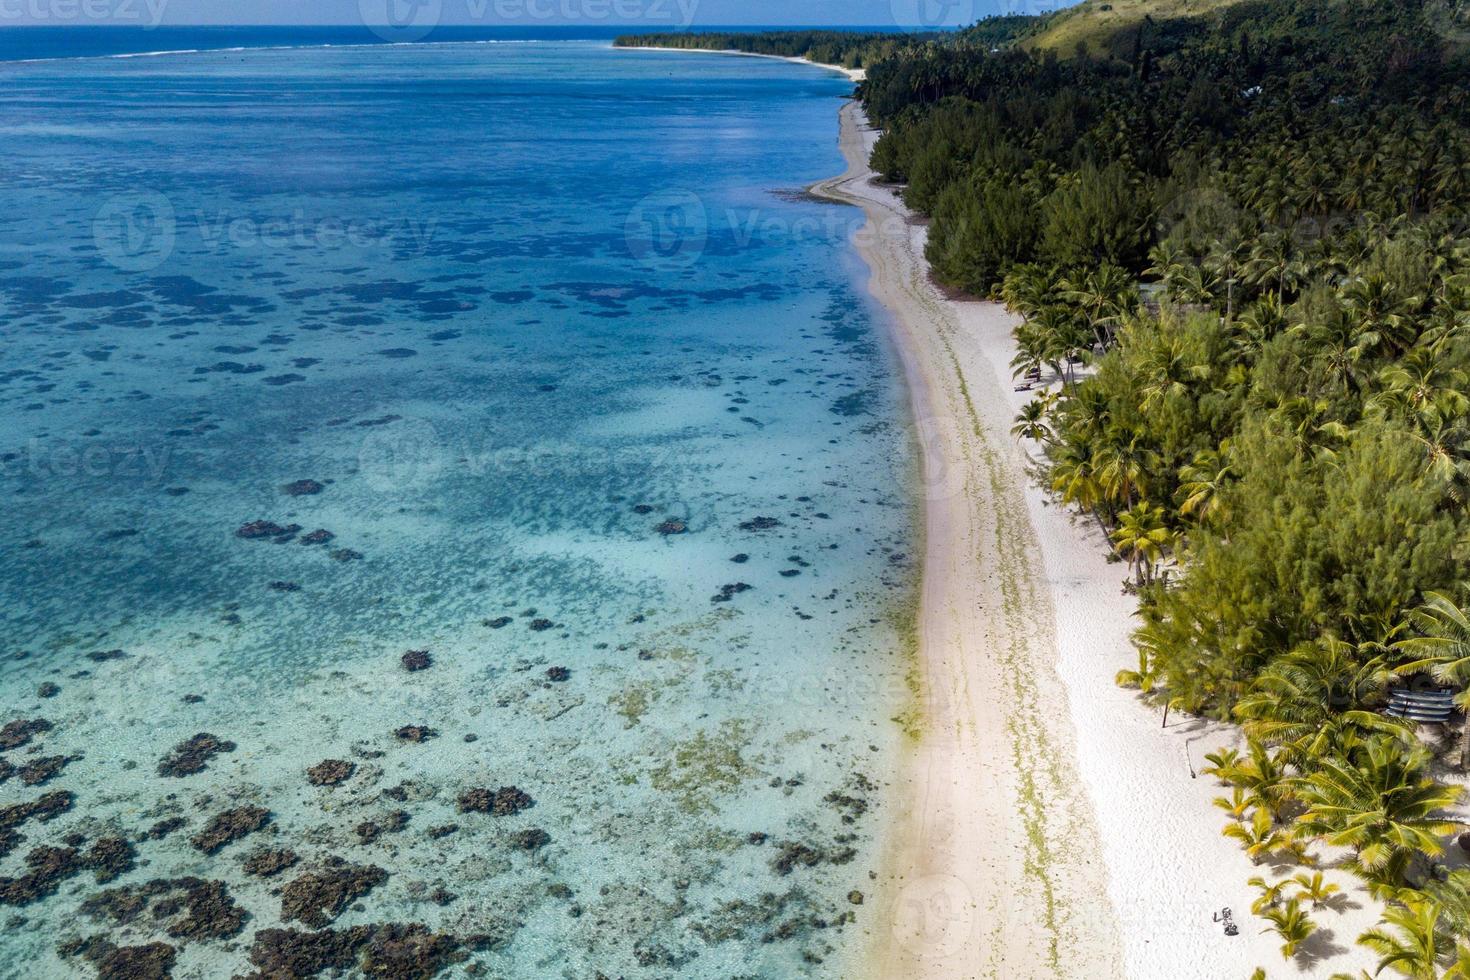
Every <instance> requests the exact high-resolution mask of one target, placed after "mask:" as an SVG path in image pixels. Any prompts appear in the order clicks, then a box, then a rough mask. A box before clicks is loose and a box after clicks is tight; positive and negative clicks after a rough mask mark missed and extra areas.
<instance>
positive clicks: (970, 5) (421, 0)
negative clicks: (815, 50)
mask: <svg viewBox="0 0 1470 980" xmlns="http://www.w3.org/2000/svg"><path fill="white" fill-rule="evenodd" d="M1069 2H1075V0H0V27H6V26H37V25H42V24H45V25H50V26H70V25H78V26H80V25H92V26H98V25H103V24H111V25H133V26H144V27H149V26H151V27H157V26H160V25H185V24H239V25H246V24H250V25H254V24H363V23H367V24H403V25H409V24H414V23H426V22H428V21H430V20H432V21H433V22H434V23H437V24H441V25H447V24H467V25H475V26H482V27H499V26H505V27H511V26H516V27H534V26H537V25H552V24H577V25H583V26H587V25H596V24H606V25H614V24H617V25H633V26H645V27H650V28H658V29H675V28H684V27H694V28H698V27H709V26H717V25H730V26H735V25H755V24H760V25H782V26H786V25H791V26H812V25H831V26H837V25H863V26H875V27H890V28H894V29H902V30H915V29H921V28H933V27H961V26H964V25H966V24H970V23H973V22H974V21H976V20H979V19H980V18H982V17H985V16H989V15H991V14H1001V13H1019V14H1037V13H1045V12H1047V11H1049V10H1055V9H1056V8H1058V7H1059V6H1064V5H1066V4H1067V3H1069Z"/></svg>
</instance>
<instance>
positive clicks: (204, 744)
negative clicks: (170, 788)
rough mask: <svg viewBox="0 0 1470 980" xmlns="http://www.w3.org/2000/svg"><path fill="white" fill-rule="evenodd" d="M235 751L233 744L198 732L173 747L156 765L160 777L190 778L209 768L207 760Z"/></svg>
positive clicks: (206, 733) (207, 733)
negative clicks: (222, 753)
mask: <svg viewBox="0 0 1470 980" xmlns="http://www.w3.org/2000/svg"><path fill="white" fill-rule="evenodd" d="M233 751H235V743H234V742H228V741H225V740H224V739H221V738H220V737H219V736H217V735H211V734H210V733H209V732H200V733H199V734H197V735H195V736H194V737H193V738H190V739H187V740H185V741H183V742H180V743H179V744H178V745H175V746H174V750H173V752H172V753H170V754H169V755H167V756H165V757H164V758H163V760H162V761H161V762H159V763H158V774H159V775H160V776H170V777H176V778H177V777H182V776H192V775H194V774H195V773H200V772H203V771H204V770H205V769H207V768H209V760H210V759H212V758H214V757H215V756H216V755H218V754H219V753H221V752H233Z"/></svg>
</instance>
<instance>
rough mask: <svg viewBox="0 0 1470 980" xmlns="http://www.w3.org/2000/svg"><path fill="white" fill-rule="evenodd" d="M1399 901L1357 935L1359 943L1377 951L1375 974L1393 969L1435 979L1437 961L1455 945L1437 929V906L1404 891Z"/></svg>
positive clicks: (1421, 979) (1420, 979)
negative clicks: (1375, 924)
mask: <svg viewBox="0 0 1470 980" xmlns="http://www.w3.org/2000/svg"><path fill="white" fill-rule="evenodd" d="M1400 894H1401V895H1402V896H1403V901H1402V904H1394V905H1390V906H1389V908H1388V910H1387V911H1386V912H1385V913H1384V915H1383V923H1381V924H1380V925H1379V926H1377V927H1376V928H1373V929H1369V930H1368V931H1367V932H1365V933H1363V934H1362V935H1361V936H1359V937H1358V944H1359V945H1360V946H1366V947H1368V948H1369V949H1371V950H1372V951H1373V952H1375V953H1377V954H1378V971H1377V972H1378V973H1380V974H1381V973H1383V971H1385V970H1393V971H1394V972H1395V973H1398V974H1399V975H1401V976H1405V977H1411V978H1412V980H1438V978H1439V975H1440V973H1439V961H1440V960H1442V959H1444V958H1445V957H1447V956H1449V955H1450V954H1451V953H1452V952H1453V951H1454V948H1455V944H1454V942H1453V940H1451V939H1450V937H1448V936H1446V935H1445V934H1444V933H1443V932H1441V931H1440V928H1439V914H1440V908H1439V905H1438V904H1437V903H1436V902H1434V901H1433V900H1432V899H1429V898H1424V897H1421V898H1417V899H1416V898H1412V897H1409V896H1408V895H1406V894H1405V893H1402V892H1401V893H1400Z"/></svg>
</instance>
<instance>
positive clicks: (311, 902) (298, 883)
mask: <svg viewBox="0 0 1470 980" xmlns="http://www.w3.org/2000/svg"><path fill="white" fill-rule="evenodd" d="M387 880H388V872H386V871H384V870H383V869H382V868H379V867H377V866H376V865H362V864H348V863H347V862H346V861H343V860H342V859H341V858H337V857H333V858H328V859H327V861H326V863H325V864H324V865H323V866H322V867H321V868H318V869H317V870H315V871H308V872H306V873H305V874H303V875H300V876H299V877H297V878H294V879H292V880H291V881H290V882H288V883H287V884H286V885H285V886H284V887H283V888H282V889H281V918H282V920H284V921H286V922H304V923H306V924H307V925H309V926H311V927H312V928H313V929H321V928H324V927H325V926H328V925H330V924H331V923H332V920H333V919H335V918H337V916H339V915H341V914H342V912H343V910H344V909H346V908H347V906H348V905H349V904H351V903H352V902H353V901H355V900H356V899H358V898H361V897H362V896H363V895H366V894H367V893H368V892H370V891H372V890H373V889H374V888H376V887H378V886H379V885H381V884H382V883H383V882H385V881H387Z"/></svg>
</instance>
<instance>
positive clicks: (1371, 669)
mask: <svg viewBox="0 0 1470 980" xmlns="http://www.w3.org/2000/svg"><path fill="white" fill-rule="evenodd" d="M1373 649H1374V645H1373V644H1366V645H1364V646H1362V647H1358V646H1354V645H1353V644H1350V643H1345V642H1342V641H1340V640H1335V639H1332V638H1330V637H1329V638H1325V639H1322V640H1318V641H1316V642H1315V643H1309V644H1305V645H1304V646H1301V647H1299V648H1297V649H1296V650H1293V651H1292V652H1291V653H1289V654H1287V655H1286V656H1284V657H1281V658H1280V659H1278V660H1277V661H1276V662H1275V663H1273V664H1272V665H1271V666H1270V667H1269V668H1268V669H1267V670H1266V671H1265V672H1263V673H1262V674H1260V675H1259V676H1258V677H1257V678H1256V679H1255V681H1253V682H1252V684H1251V688H1250V691H1249V693H1247V694H1246V695H1245V696H1244V697H1242V698H1241V699H1240V700H1239V701H1238V702H1237V703H1236V705H1235V709H1234V712H1235V716H1236V717H1237V718H1238V719H1240V720H1241V722H1242V724H1243V727H1244V728H1245V732H1246V735H1247V736H1248V737H1250V738H1252V739H1254V740H1256V741H1259V742H1261V743H1263V744H1268V745H1282V746H1285V747H1286V748H1285V752H1286V758H1289V759H1291V760H1292V761H1294V762H1306V761H1311V760H1316V759H1320V758H1322V757H1323V756H1324V755H1328V754H1334V755H1337V756H1342V755H1345V754H1346V752H1347V751H1348V750H1350V749H1351V748H1352V747H1354V746H1355V745H1358V744H1360V743H1361V742H1362V740H1363V738H1364V737H1365V736H1367V735H1370V734H1375V733H1378V734H1386V735H1391V736H1393V737H1396V738H1399V739H1402V740H1404V741H1406V742H1412V741H1413V729H1412V727H1410V726H1408V725H1406V724H1405V723H1403V722H1402V721H1399V720H1398V719H1395V718H1389V717H1385V716H1384V715H1380V714H1378V712H1377V710H1376V709H1377V708H1378V707H1380V706H1381V705H1382V704H1383V702H1384V700H1385V691H1386V688H1387V686H1388V679H1389V676H1390V674H1389V671H1388V668H1387V666H1386V665H1385V663H1384V661H1383V658H1382V657H1381V656H1379V657H1375V656H1371V654H1372V652H1373Z"/></svg>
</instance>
